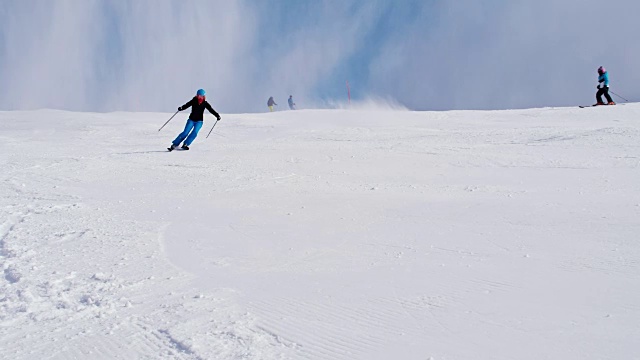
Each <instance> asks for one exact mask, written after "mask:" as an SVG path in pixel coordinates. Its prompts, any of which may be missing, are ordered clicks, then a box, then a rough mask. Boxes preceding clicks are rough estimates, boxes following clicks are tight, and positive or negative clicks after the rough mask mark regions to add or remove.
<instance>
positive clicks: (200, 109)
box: [180, 96, 220, 121]
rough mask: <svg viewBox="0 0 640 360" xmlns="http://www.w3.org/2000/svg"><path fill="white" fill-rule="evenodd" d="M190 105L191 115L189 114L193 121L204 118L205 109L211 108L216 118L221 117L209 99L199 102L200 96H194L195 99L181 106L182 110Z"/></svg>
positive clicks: (210, 110)
mask: <svg viewBox="0 0 640 360" xmlns="http://www.w3.org/2000/svg"><path fill="white" fill-rule="evenodd" d="M189 107H191V115H189V119H191V120H193V121H202V119H203V118H204V109H207V110H209V112H210V113H212V114H213V116H215V117H216V119H220V114H218V113H217V112H216V111H215V110H213V108H212V107H211V104H209V103H208V102H207V100H204V101H203V102H202V103H201V104H198V98H197V97H195V96H194V97H193V99H191V100H189V102H188V103H186V104H184V105H182V106H180V110H186V109H188V108H189Z"/></svg>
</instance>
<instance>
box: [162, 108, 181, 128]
mask: <svg viewBox="0 0 640 360" xmlns="http://www.w3.org/2000/svg"><path fill="white" fill-rule="evenodd" d="M179 111H180V110H178V111H176V113H175V114H173V116H176V115H177V114H178V112H179ZM173 116H172V117H170V118H169V120H167V122H166V123H164V125H162V127H161V128H160V129H158V131H160V130H162V128H163V127H165V125H167V124H168V123H169V121H171V119H173Z"/></svg>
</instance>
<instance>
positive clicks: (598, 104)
mask: <svg viewBox="0 0 640 360" xmlns="http://www.w3.org/2000/svg"><path fill="white" fill-rule="evenodd" d="M600 105H604V103H603V102H602V101H598V102H597V103H595V104H593V105H591V106H600Z"/></svg>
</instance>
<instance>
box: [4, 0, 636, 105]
mask: <svg viewBox="0 0 640 360" xmlns="http://www.w3.org/2000/svg"><path fill="white" fill-rule="evenodd" d="M637 14H640V3H638V2H636V1H631V0H618V1H615V0H614V1H608V2H606V3H603V2H602V1H594V0H564V1H561V2H560V1H556V0H535V1H534V0H527V1H525V0H511V1H508V0H496V1H482V0H465V1H439V0H423V1H413V0H403V1H391V0H389V1H381V0H369V1H362V0H341V1H338V0H332V1H321V0H314V1H311V0H309V1H305V0H289V1H285V0H280V1H275V0H274V1H260V0H245V1H242V0H237V1H226V0H220V1H215V0H189V1H181V0H175V1H174V0H131V1H127V0H119V1H109V0H51V1H49V0H5V1H2V2H0V30H1V33H0V80H1V81H2V86H1V87H0V109H2V110H12V109H34V108H58V109H70V110H80V111H115V110H135V111H166V112H171V111H173V109H174V108H176V107H177V106H178V105H179V104H182V103H183V102H184V101H186V100H187V99H188V98H189V97H190V96H192V95H193V93H194V92H195V90H196V89H197V88H200V87H203V88H205V89H207V91H208V98H209V99H210V101H211V102H212V103H213V104H214V106H215V107H216V108H217V109H219V110H220V111H222V112H256V111H265V109H266V99H267V98H268V97H269V96H274V97H275V99H276V101H278V102H279V103H280V104H282V105H284V103H285V102H286V98H287V97H288V95H289V94H292V95H294V98H295V99H296V102H297V103H298V105H299V106H300V107H302V108H311V107H326V106H330V104H335V103H336V102H343V101H345V100H346V88H345V81H346V80H348V81H349V82H350V84H351V90H352V97H353V98H354V99H355V100H364V99H369V98H375V99H385V100H389V101H395V102H398V103H401V104H403V105H405V106H407V107H408V108H410V109H416V110H429V109H433V110H443V109H503V108H521V107H538V106H560V105H575V104H590V103H592V102H594V101H595V99H594V93H595V85H596V82H595V77H596V73H595V69H596V68H597V67H598V66H600V65H604V66H605V67H607V68H608V69H609V71H610V76H611V80H612V90H613V91H615V92H616V93H618V94H621V95H623V96H625V97H626V98H628V99H630V100H640V90H638V87H637V86H636V84H638V82H639V80H640V73H639V72H638V63H639V62H638V59H639V58H640V45H639V44H638V42H637V39H636V38H637V34H640V25H639V24H640V22H638V21H637Z"/></svg>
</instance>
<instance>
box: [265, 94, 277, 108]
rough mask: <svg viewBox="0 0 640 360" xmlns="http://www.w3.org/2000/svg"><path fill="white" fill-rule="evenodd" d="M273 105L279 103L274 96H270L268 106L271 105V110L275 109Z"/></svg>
mask: <svg viewBox="0 0 640 360" xmlns="http://www.w3.org/2000/svg"><path fill="white" fill-rule="evenodd" d="M273 105H275V106H278V104H276V101H275V100H273V96H271V97H269V100H267V106H268V107H269V111H273Z"/></svg>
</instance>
